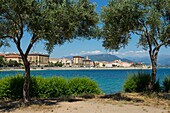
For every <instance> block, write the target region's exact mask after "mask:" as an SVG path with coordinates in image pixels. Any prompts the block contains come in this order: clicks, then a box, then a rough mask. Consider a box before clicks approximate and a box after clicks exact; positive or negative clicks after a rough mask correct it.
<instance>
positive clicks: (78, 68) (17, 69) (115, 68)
mask: <svg viewBox="0 0 170 113" xmlns="http://www.w3.org/2000/svg"><path fill="white" fill-rule="evenodd" d="M151 69H152V68H143V67H128V68H126V67H114V68H96V67H43V68H41V67H36V68H32V67H31V68H30V70H31V71H44V70H151ZM157 69H170V67H158V68H157ZM24 70H25V69H21V68H4V69H0V72H1V71H24Z"/></svg>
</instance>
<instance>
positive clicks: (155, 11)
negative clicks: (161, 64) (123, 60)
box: [101, 0, 170, 90]
mask: <svg viewBox="0 0 170 113" xmlns="http://www.w3.org/2000/svg"><path fill="white" fill-rule="evenodd" d="M101 18H102V21H103V24H104V25H103V28H102V37H103V40H104V41H103V46H104V47H105V48H106V49H110V50H119V49H120V48H122V47H125V46H126V45H127V44H128V42H129V40H130V39H131V38H132V35H133V34H135V36H136V35H138V36H139V42H138V44H139V46H142V47H143V48H144V49H145V50H147V49H148V50H149V55H150V60H151V63H152V78H151V82H150V84H149V86H148V88H149V90H152V89H153V86H154V84H155V80H156V70H157V57H158V53H159V51H160V48H161V47H162V46H165V47H168V46H170V1H169V0H111V1H110V2H109V3H108V6H106V7H103V9H102V12H101Z"/></svg>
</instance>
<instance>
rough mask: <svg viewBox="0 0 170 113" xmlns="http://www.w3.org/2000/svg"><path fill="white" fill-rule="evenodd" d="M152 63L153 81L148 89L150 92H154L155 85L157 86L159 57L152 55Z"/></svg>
mask: <svg viewBox="0 0 170 113" xmlns="http://www.w3.org/2000/svg"><path fill="white" fill-rule="evenodd" d="M150 59H151V62H152V76H151V81H150V83H149V86H148V89H149V90H150V91H153V88H154V85H155V81H156V70H157V63H156V62H157V56H156V55H152V56H151V58H150Z"/></svg>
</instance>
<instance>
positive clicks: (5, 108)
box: [0, 97, 83, 112]
mask: <svg viewBox="0 0 170 113" xmlns="http://www.w3.org/2000/svg"><path fill="white" fill-rule="evenodd" d="M82 100H83V98H77V97H60V98H50V99H32V100H31V102H30V103H26V104H24V103H23V101H22V100H19V101H1V102H0V112H10V111H13V110H15V109H17V108H20V107H27V106H30V105H40V106H41V105H47V106H52V105H57V104H58V103H59V102H63V101H67V102H77V101H82Z"/></svg>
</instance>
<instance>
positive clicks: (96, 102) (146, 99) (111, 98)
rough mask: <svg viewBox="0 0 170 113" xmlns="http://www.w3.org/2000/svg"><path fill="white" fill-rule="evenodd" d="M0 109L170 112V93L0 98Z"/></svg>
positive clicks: (24, 112) (16, 112)
mask: <svg viewBox="0 0 170 113" xmlns="http://www.w3.org/2000/svg"><path fill="white" fill-rule="evenodd" d="M0 112H1V113H4V112H5V113H170V94H161V95H159V96H155V95H152V96H146V95H142V94H137V93H133V94H119V93H118V94H113V95H106V96H95V97H93V96H85V97H74V98H73V97H71V98H64V99H63V98H57V99H38V100H36V99H34V100H32V103H31V105H30V106H25V107H24V106H22V103H20V102H19V101H11V102H9V101H7V102H0Z"/></svg>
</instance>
